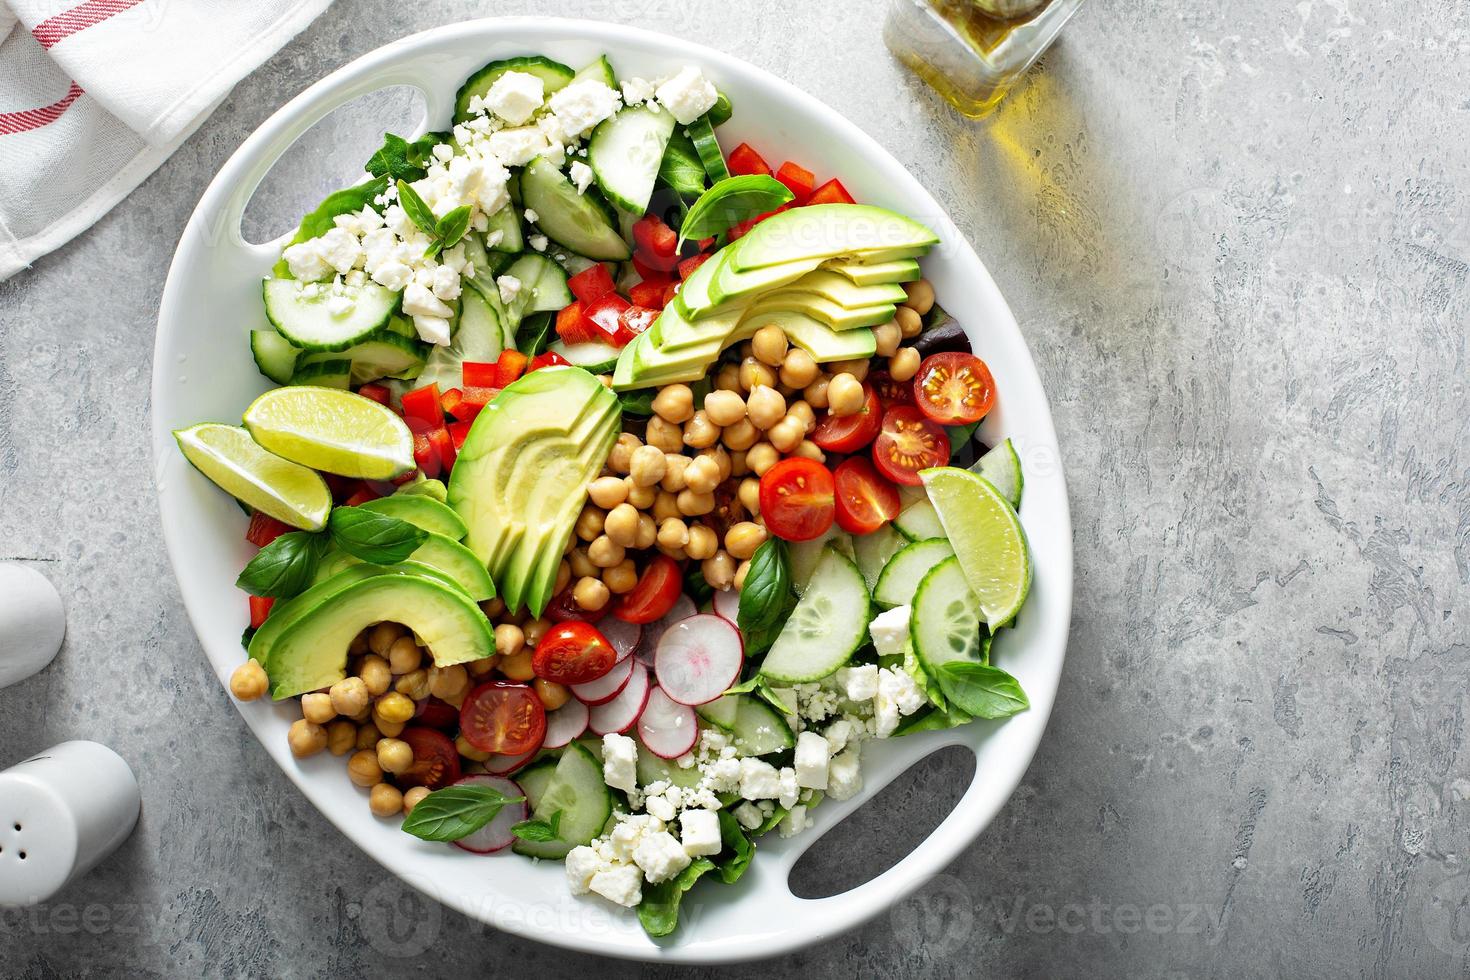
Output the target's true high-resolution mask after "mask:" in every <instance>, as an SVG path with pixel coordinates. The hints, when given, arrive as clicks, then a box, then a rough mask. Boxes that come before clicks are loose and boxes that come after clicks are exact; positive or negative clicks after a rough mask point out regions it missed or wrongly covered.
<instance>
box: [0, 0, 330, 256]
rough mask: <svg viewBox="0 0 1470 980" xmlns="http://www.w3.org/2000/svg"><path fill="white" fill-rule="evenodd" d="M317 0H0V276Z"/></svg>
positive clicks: (64, 238)
mask: <svg viewBox="0 0 1470 980" xmlns="http://www.w3.org/2000/svg"><path fill="white" fill-rule="evenodd" d="M330 3H331V0H84V2H81V3H78V2H77V0H0V38H3V41H0V279H5V278H8V277H9V276H11V275H14V274H15V273H16V272H17V271H19V270H20V269H23V268H25V267H26V266H27V265H29V264H30V263H31V262H32V261H34V260H35V259H36V258H38V257H39V256H42V255H45V254H46V253H47V252H50V251H51V250H52V249H55V248H57V247H59V246H61V245H63V244H65V243H66V242H68V241H70V240H71V239H72V238H74V237H76V236H77V235H78V234H80V233H81V232H83V231H85V230H86V229H87V228H89V227H91V225H92V224H93V223H94V222H96V221H97V219H98V218H100V217H102V216H103V215H104V214H106V213H107V212H108V211H109V210H111V209H112V207H113V206H114V205H115V204H117V202H118V201H121V200H122V199H123V198H124V197H126V196H127V195H128V194H129V193H130V192H131V191H132V190H133V188H135V187H137V186H138V184H140V183H142V181H143V179H144V178H145V177H147V176H148V175H149V174H150V173H152V172H153V171H154V170H155V169H156V168H157V167H158V166H159V164H161V163H162V162H163V161H164V160H165V159H167V158H168V156H169V154H171V153H173V151H174V150H175V149H177V148H178V147H179V145H180V144H181V143H183V142H184V140H186V139H188V137H189V135H190V134H191V133H193V132H194V130H195V129H196V128H198V126H199V124H200V123H202V122H203V121H204V119H205V118H206V117H207V116H208V115H209V113H210V112H211V111H212V110H213V109H214V108H215V106H217V105H219V103H220V102H221V101H223V99H224V98H225V96H226V95H228V94H229V92H230V89H232V88H233V87H234V86H235V83H236V82H238V81H239V80H240V79H241V78H244V77H245V76H246V75H247V74H249V73H250V72H251V71H253V70H254V69H255V68H256V67H257V66H258V65H260V63H261V62H263V61H265V60H266V59H267V58H269V57H270V56H271V55H272V54H275V53H276V51H278V50H280V48H281V46H282V45H284V44H285V43H286V42H287V41H289V40H290V39H291V38H292V37H295V36H296V34H298V33H299V32H300V31H301V30H302V29H303V28H305V27H306V25H308V24H310V23H311V22H312V20H314V19H315V18H316V16H317V15H318V14H320V13H321V12H322V11H323V10H325V9H326V8H327V6H328V4H330Z"/></svg>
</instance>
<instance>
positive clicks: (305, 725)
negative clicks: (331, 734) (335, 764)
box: [286, 718, 327, 759]
mask: <svg viewBox="0 0 1470 980" xmlns="http://www.w3.org/2000/svg"><path fill="white" fill-rule="evenodd" d="M286 742H287V743H288V744H289V745H290V746H291V754H292V755H294V756H295V757H296V758H298V759H305V758H307V757H309V756H313V755H316V754H317V753H318V752H320V751H322V750H323V749H325V748H326V747H327V730H326V729H325V728H323V727H322V726H321V725H317V724H314V723H313V722H309V721H307V720H306V719H305V718H300V719H298V720H296V721H294V722H292V723H291V730H290V731H289V732H287V733H286Z"/></svg>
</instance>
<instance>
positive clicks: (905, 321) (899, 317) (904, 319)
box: [893, 306, 924, 340]
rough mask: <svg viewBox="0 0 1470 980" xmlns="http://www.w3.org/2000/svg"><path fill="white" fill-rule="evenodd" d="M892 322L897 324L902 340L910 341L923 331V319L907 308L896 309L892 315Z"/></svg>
mask: <svg viewBox="0 0 1470 980" xmlns="http://www.w3.org/2000/svg"><path fill="white" fill-rule="evenodd" d="M893 322H894V323H896V324H898V330H899V333H901V334H903V339H904V340H912V339H913V338H915V337H917V336H918V335H919V334H920V333H922V332H923V330H924V318H923V317H921V316H919V314H918V313H917V312H915V311H914V310H912V309H910V308H909V307H907V306H900V307H899V308H898V312H897V313H895V314H893Z"/></svg>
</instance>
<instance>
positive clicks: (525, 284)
mask: <svg viewBox="0 0 1470 980" xmlns="http://www.w3.org/2000/svg"><path fill="white" fill-rule="evenodd" d="M503 274H504V275H507V276H515V277H516V278H517V279H519V280H520V281H521V291H520V292H519V293H517V294H516V298H515V302H514V303H513V304H512V305H513V306H514V307H515V308H516V309H515V311H514V312H513V313H512V317H513V319H514V320H515V322H516V324H517V325H519V324H520V321H521V319H522V318H523V317H525V315H526V314H528V313H544V312H547V311H549V310H559V309H561V308H562V307H564V306H567V305H568V304H570V303H571V302H572V299H573V297H572V291H571V289H569V288H568V287H567V274H566V272H565V270H563V269H562V267H561V266H559V265H557V264H556V263H555V262H554V261H552V260H551V259H549V258H547V257H546V256H545V255H542V254H541V253H539V252H527V253H526V254H525V255H522V256H521V257H520V258H518V259H516V260H515V261H514V262H512V263H511V264H510V267H509V268H507V269H506V270H505V272H504V273H503Z"/></svg>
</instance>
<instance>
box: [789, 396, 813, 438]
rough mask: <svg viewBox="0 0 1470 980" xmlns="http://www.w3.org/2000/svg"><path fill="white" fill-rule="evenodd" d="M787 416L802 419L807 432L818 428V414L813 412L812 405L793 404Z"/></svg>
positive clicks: (798, 402) (802, 402)
mask: <svg viewBox="0 0 1470 980" xmlns="http://www.w3.org/2000/svg"><path fill="white" fill-rule="evenodd" d="M786 414H787V416H794V417H796V418H799V419H801V424H802V426H803V427H804V429H805V431H807V432H810V431H812V430H813V429H815V428H816V427H817V413H816V412H815V411H813V410H812V407H811V405H809V404H807V403H806V402H804V401H796V402H792V403H791V407H790V408H788V409H787V410H786Z"/></svg>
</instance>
